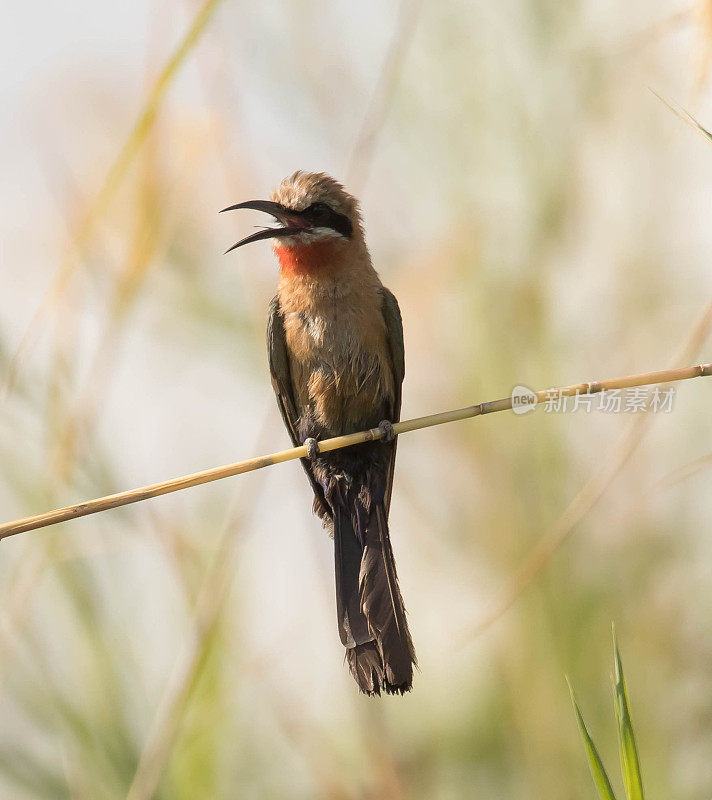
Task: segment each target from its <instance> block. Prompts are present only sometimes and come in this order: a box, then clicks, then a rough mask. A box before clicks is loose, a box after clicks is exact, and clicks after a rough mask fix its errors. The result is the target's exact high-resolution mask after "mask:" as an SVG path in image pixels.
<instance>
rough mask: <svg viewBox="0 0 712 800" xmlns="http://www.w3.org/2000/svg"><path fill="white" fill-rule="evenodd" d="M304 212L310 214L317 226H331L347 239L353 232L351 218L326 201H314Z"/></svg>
mask: <svg viewBox="0 0 712 800" xmlns="http://www.w3.org/2000/svg"><path fill="white" fill-rule="evenodd" d="M303 213H304V214H306V215H308V217H309V219H310V221H311V223H312V225H314V226H315V227H318V228H331V229H332V230H334V231H336V232H337V233H340V234H341V235H342V236H345V237H346V238H347V239H348V238H350V236H351V234H352V233H353V227H352V225H351V220H349V218H348V217H347V216H345V215H344V214H339V213H338V212H337V211H334V209H333V208H331V207H330V206H328V205H327V204H326V203H312V205H310V206H309V207H308V208H307V209H305V210H304V212H303Z"/></svg>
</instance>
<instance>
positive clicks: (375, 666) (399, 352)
mask: <svg viewBox="0 0 712 800" xmlns="http://www.w3.org/2000/svg"><path fill="white" fill-rule="evenodd" d="M243 208H247V209H255V210H257V211H264V212H266V213H268V214H271V215H272V216H273V217H274V218H275V220H276V221H277V222H278V223H279V225H280V226H281V227H274V228H267V229H265V230H261V231H258V232H257V233H253V234H252V235H251V236H247V237H246V238H245V239H242V240H241V241H239V242H238V243H237V244H235V245H233V247H231V248H230V250H234V249H235V248H236V247H241V246H242V245H245V244H248V243H250V242H256V241H259V240H261V239H268V238H271V239H273V240H274V251H275V254H276V256H277V259H278V261H279V265H280V275H279V283H278V288H277V296H276V297H275V298H274V300H273V301H272V303H271V306H270V315H269V325H268V333H267V338H268V347H269V364H270V372H271V375H272V384H273V386H274V390H275V393H276V395H277V402H278V404H279V409H280V411H281V413H282V417H283V419H284V424H285V425H286V427H287V430H288V431H289V435H290V436H291V439H292V442H293V443H294V445H295V446H298V445H301V444H306V445H307V451H308V453H309V458H307V459H303V460H302V464H303V466H304V469H305V470H306V473H307V476H308V478H309V481H310V482H311V486H312V489H313V490H314V511H315V513H316V514H317V515H318V516H319V517H320V518H321V519H322V521H323V522H324V525H325V527H326V528H327V529H328V530H329V531H330V533H331V534H332V535H333V539H334V553H335V566H336V607H337V621H338V627H339V635H340V637H341V642H342V644H343V645H344V647H345V648H346V660H347V661H348V664H349V667H350V670H351V673H352V675H353V676H354V678H355V679H356V682H357V683H358V686H359V688H360V689H361V691H362V692H364V693H366V694H368V695H373V694H380V693H381V691H385V692H387V693H389V694H395V693H401V694H402V693H404V692H407V691H408V690H409V689H410V688H411V686H412V684H413V666H414V665H415V664H416V660H415V651H414V649H413V643H412V641H411V638H410V633H409V631H408V623H407V621H406V614H405V608H404V606H403V599H402V597H401V593H400V590H399V588H398V578H397V576H396V565H395V560H394V557H393V550H392V548H391V540H390V536H389V532H388V510H389V506H390V500H391V490H392V486H393V469H394V465H395V457H396V442H395V437H394V435H393V426H392V423H393V422H395V421H397V420H398V419H399V418H400V407H401V384H402V382H403V376H404V373H405V359H404V351H403V326H402V322H401V315H400V310H399V308H398V303H397V301H396V298H395V297H394V296H393V294H391V292H390V291H388V289H386V288H385V287H384V286H383V284H382V283H381V281H380V279H379V277H378V274H377V273H376V271H375V269H374V268H373V266H372V264H371V258H370V256H369V253H368V249H367V247H366V241H365V238H364V231H363V226H362V223H361V215H360V211H359V206H358V202H357V201H356V199H355V198H354V197H352V196H351V195H350V194H348V193H347V192H346V190H345V189H344V187H343V186H342V185H341V184H340V183H338V182H337V181H336V180H334V179H333V178H331V177H329V176H328V175H325V174H323V173H317V174H314V173H308V172H295V173H294V174H293V175H292V176H291V177H289V178H286V179H285V180H284V181H282V183H281V184H280V185H279V186H278V188H277V189H276V190H275V191H274V192H273V193H272V199H271V200H270V201H266V200H250V201H248V202H245V203H238V204H237V205H234V206H230V207H229V208H227V209H224V210H225V211H230V210H233V209H243ZM230 250H228V251H227V252H230ZM376 426H378V427H380V429H381V434H382V437H381V439H380V440H378V441H374V442H367V443H364V444H359V445H356V446H353V447H347V448H344V449H341V450H335V451H331V452H329V453H320V452H319V450H318V440H319V439H324V438H328V437H332V436H338V435H341V434H346V433H352V432H354V431H359V430H364V429H366V428H374V427H376Z"/></svg>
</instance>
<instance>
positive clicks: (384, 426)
mask: <svg viewBox="0 0 712 800" xmlns="http://www.w3.org/2000/svg"><path fill="white" fill-rule="evenodd" d="M378 430H379V431H380V432H381V441H382V442H386V444H389V443H390V442H392V441H393V440H394V439H395V438H396V432H395V431H394V430H393V423H392V422H389V421H388V420H387V419H383V420H381V421H380V422H379V423H378Z"/></svg>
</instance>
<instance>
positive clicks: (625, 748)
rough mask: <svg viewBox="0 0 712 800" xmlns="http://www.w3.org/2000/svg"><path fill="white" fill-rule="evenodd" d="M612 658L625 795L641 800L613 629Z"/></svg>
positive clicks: (632, 734) (631, 732)
mask: <svg viewBox="0 0 712 800" xmlns="http://www.w3.org/2000/svg"><path fill="white" fill-rule="evenodd" d="M613 657H614V663H615V675H614V687H613V688H614V691H615V695H614V705H615V709H616V720H617V722H618V744H619V748H620V756H621V769H622V770H623V783H624V785H625V793H626V796H627V797H628V800H643V778H642V776H641V773H640V762H639V761H638V747H637V745H636V743H635V733H634V732H633V722H632V720H631V717H630V705H629V703H628V692H627V690H626V686H625V678H624V677H623V665H622V663H621V654H620V652H619V650H618V643H617V642H616V631H615V628H614V629H613Z"/></svg>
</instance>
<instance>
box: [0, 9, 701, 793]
mask: <svg viewBox="0 0 712 800" xmlns="http://www.w3.org/2000/svg"><path fill="white" fill-rule="evenodd" d="M3 17H4V19H3V24H2V26H0V59H1V63H2V69H1V70H0V99H1V101H2V108H3V114H2V116H1V117H0V170H1V171H2V183H1V184H0V187H1V188H0V231H1V232H0V242H1V251H0V258H1V260H2V263H1V265H0V297H1V298H2V305H1V307H0V308H1V310H0V359H1V362H0V377H1V378H2V384H3V386H4V389H3V396H2V400H1V401H0V402H2V413H1V415H0V517H1V518H2V520H3V521H4V520H9V519H12V518H14V517H18V516H22V515H25V514H30V513H36V512H39V511H44V510H47V509H50V508H52V507H55V506H59V505H65V504H68V503H72V502H77V501H80V500H84V499H88V498H89V497H92V496H96V495H99V494H103V493H109V492H112V491H118V490H121V489H127V488H130V487H133V486H138V485H142V484H145V483H152V482H155V481H159V480H163V479H167V478H170V477H174V476H177V475H181V474H184V473H188V472H193V471H196V470H199V469H203V468H208V467H211V466H216V465H218V464H222V463H226V462H230V461H234V460H239V459H241V458H245V457H248V456H251V455H256V454H258V453H262V452H270V451H272V450H278V449H282V448H283V447H285V446H287V444H288V441H287V436H286V433H285V432H284V431H283V428H282V424H281V421H280V420H279V418H278V414H277V413H276V410H275V407H274V401H273V396H272V390H271V387H270V383H269V378H268V371H267V356H266V349H265V343H264V329H265V322H266V315H267V305H268V302H269V300H270V298H271V296H272V294H273V292H274V287H275V282H276V267H275V264H274V261H273V258H272V254H271V252H270V246H269V244H268V243H263V244H258V245H254V246H252V247H250V248H246V249H244V250H240V251H239V252H237V253H233V254H230V255H229V256H223V255H222V251H223V250H224V249H225V248H226V247H228V246H229V245H231V244H232V243H233V242H234V241H236V239H237V238H238V237H239V236H241V235H245V234H247V233H249V232H250V231H251V225H253V224H254V223H255V222H262V220H261V219H257V218H253V217H250V216H249V215H246V216H243V217H240V218H238V217H237V216H235V215H233V216H227V215H225V216H222V217H220V216H218V214H217V212H218V210H219V209H220V208H222V207H224V206H226V205H228V204H231V203H235V202H238V201H241V200H245V199H252V198H263V197H267V196H268V192H269V191H270V189H271V187H272V186H273V185H274V184H275V183H277V182H278V181H279V180H280V179H281V178H283V177H284V176H285V175H288V174H290V173H291V172H292V171H294V170H295V169H298V168H301V169H307V170H317V171H321V170H324V171H327V172H329V173H331V174H333V175H335V176H337V177H339V178H341V179H343V180H344V181H345V182H346V183H347V185H348V187H349V188H351V189H352V190H353V191H354V192H355V193H356V194H357V195H358V196H359V197H360V198H361V201H362V205H363V212H364V218H365V224H366V230H367V238H368V242H369V245H370V248H371V252H372V255H373V258H374V261H375V264H376V266H377V268H378V269H379V271H380V273H381V277H382V279H383V281H384V283H385V284H386V285H388V286H389V287H390V288H391V289H392V290H393V291H394V292H395V293H396V295H397V296H398V298H399V300H400V304H401V308H402V311H403V317H404V321H405V331H406V353H407V364H408V367H407V376H406V383H405V393H404V403H403V413H404V416H406V417H408V416H417V415H421V414H426V413H429V412H434V411H441V410H446V409H449V408H455V407H458V406H462V405H468V404H470V403H475V402H480V401H483V400H489V399H495V398H498V397H502V396H506V395H508V394H509V392H510V391H511V389H512V387H513V386H514V385H515V384H518V383H521V384H525V385H527V386H531V387H534V388H545V387H547V386H552V385H556V384H566V383H573V382H577V381H583V380H593V379H600V378H605V377H613V376H615V375H622V374H626V373H629V372H643V371H648V370H654V369H663V368H666V367H668V366H672V365H674V364H675V363H678V362H680V361H682V362H684V363H689V364H693V363H697V362H700V361H705V360H706V361H709V360H712V345H711V344H710V337H709V335H708V334H709V329H710V327H712V319H710V315H709V313H708V315H707V316H706V317H705V316H704V311H705V309H706V308H707V309H708V312H709V303H710V301H711V300H712V270H711V269H710V265H711V264H712V224H711V214H712V203H711V200H712V194H711V193H710V188H711V186H712V146H710V143H709V142H705V141H704V139H703V138H702V137H699V136H696V135H695V133H694V132H693V131H692V130H691V128H690V127H687V126H686V125H685V124H684V123H683V122H682V121H681V120H680V119H678V118H676V117H675V116H674V114H673V113H671V111H670V110H669V109H668V108H666V107H665V105H664V104H663V103H662V102H660V100H659V99H658V98H657V97H655V95H654V94H653V93H652V92H651V91H650V90H651V89H653V90H655V91H656V92H658V93H659V94H661V95H663V96H664V97H665V98H668V99H669V100H671V101H675V102H678V103H679V104H681V105H682V106H683V107H684V108H686V109H687V110H689V111H690V112H691V113H692V114H694V115H695V117H696V118H697V119H699V120H700V122H701V123H702V124H703V125H706V127H708V128H709V127H710V126H712V102H711V101H712V94H711V93H710V80H709V79H710V58H709V57H710V54H711V53H712V3H710V0H705V2H698V3H696V4H692V5H689V4H685V3H684V2H679V3H678V2H673V1H672V0H669V1H668V0H655V2H652V3H651V2H642V0H634V1H633V2H629V3H610V2H593V1H592V0H590V1H589V2H569V3H561V2H555V1H554V0H540V2H535V3H534V2H524V0H504V2H498V3H494V4H493V3H488V2H469V3H468V2H464V1H462V2H457V1H456V0H446V1H444V2H438V3H435V2H430V3H425V2H422V3H418V2H409V1H407V2H403V3H401V4H400V5H398V4H396V3H395V2H375V1H373V2H371V1H370V0H369V2H359V3H353V2H340V1H339V2H328V1H327V0H324V1H323V2H313V1H310V2H300V3H288V2H277V1H276V0H267V1H266V2H258V3H255V2H252V3H247V2H242V0H224V2H218V1H217V0H212V2H207V3H206V4H204V5H203V6H201V5H199V4H198V3H196V2H182V3H168V2H166V0H156V2H148V0H147V1H146V2H140V1H139V0H128V2H125V3H122V4H116V3H97V2H88V1H87V0H77V1H76V2H73V3H71V4H67V3H61V4H60V3H49V2H45V3H42V4H39V5H32V4H24V3H15V4H12V5H9V4H6V8H5V10H4V14H3ZM191 26H194V27H193V34H194V35H193V36H191V37H189V39H188V41H187V46H186V47H184V48H182V49H179V47H180V43H181V40H182V39H184V37H185V36H186V33H187V32H188V31H189V30H190V29H191ZM177 49H178V54H177V58H175V59H174V61H173V65H172V67H170V68H169V69H168V70H167V71H166V65H167V64H168V63H169V61H170V59H171V58H173V56H174V55H175V54H176V51H177ZM161 75H163V78H162V79H161V80H160V82H159V86H158V92H157V93H156V92H155V91H154V89H155V85H156V81H157V79H159V76H161ZM152 92H154V93H153V94H152ZM147 103H148V105H147ZM146 109H148V113H147V114H146V113H145V112H146ZM142 114H143V115H144V116H143V117H142V116H141V115H142ZM137 120H142V122H140V124H139V127H138V129H134V128H133V126H134V125H135V124H136V121H137ZM132 129H133V130H134V134H133V135H132ZM120 154H121V155H120ZM112 165H113V166H112ZM255 216H257V215H255ZM43 298H44V300H43ZM38 309H39V310H38ZM710 392H712V385H710V384H708V383H707V382H706V381H690V382H687V383H685V384H682V385H680V386H679V388H678V391H677V395H676V398H675V406H674V410H673V412H672V413H671V414H667V415H662V414H658V415H655V417H654V418H652V419H651V418H650V417H651V415H649V416H648V417H646V418H645V419H644V420H643V421H642V422H641V421H639V419H638V418H633V417H632V416H631V415H629V414H619V415H614V414H603V413H598V412H592V413H590V414H586V413H585V412H578V413H577V414H547V413H545V412H544V411H543V410H541V409H540V410H537V411H536V412H535V413H534V414H530V415H526V416H522V417H517V416H514V415H513V414H511V413H504V414H498V415H494V416H492V417H486V418H482V419H479V420H473V421H469V422H463V423H457V424H454V425H451V426H444V427H438V428H433V429H430V430H428V431H423V432H419V433H412V434H408V435H407V436H404V437H402V439H401V441H400V445H399V464H398V470H397V473H396V485H395V494H394V501H393V510H392V531H393V540H394V547H395V551H396V556H397V561H398V566H399V572H400V580H401V587H402V590H403V594H404V596H405V600H406V605H407V606H408V609H409V612H410V621H411V629H412V632H413V636H414V639H415V643H416V648H417V651H418V656H419V661H420V667H421V672H420V674H419V675H418V676H417V680H416V684H415V689H414V691H413V693H412V694H411V695H409V696H407V697H404V698H402V699H401V698H382V699H380V700H378V699H376V700H369V699H366V698H363V697H361V696H359V695H358V694H357V692H356V689H355V685H354V684H353V681H352V679H351V678H350V676H349V675H348V671H347V668H346V667H345V665H344V663H343V651H342V648H341V646H340V643H339V639H338V635H337V631H336V624H335V610H334V590H333V573H332V569H333V568H332V545H331V543H330V541H329V540H328V539H327V538H326V537H325V535H324V533H323V531H322V530H321V528H320V526H319V524H318V522H317V520H316V519H315V518H314V517H312V515H311V513H310V506H311V499H310V491H309V489H308V486H307V484H306V481H305V478H304V476H303V474H302V473H301V470H300V468H299V466H298V465H297V464H286V465H281V466H277V467H274V468H270V469H269V470H265V471H263V472H261V473H253V474H251V475H247V476H243V477H240V478H235V479H230V480H226V481H222V482H220V483H217V484H212V485H210V486H206V487H201V488H195V489H191V490H189V491H185V492H182V493H179V494H174V495H170V496H167V497H164V498H161V499H160V500H154V501H151V502H148V503H143V504H141V505H139V506H132V507H130V508H127V509H123V510H117V511H111V512H108V513H104V514H102V515H99V516H94V517H90V518H87V519H83V520H78V521H76V522H74V523H67V524H64V525H62V526H59V527H57V528H54V529H47V530H45V531H41V532H36V533H30V534H25V535H23V536H18V537H15V538H13V539H10V540H7V541H5V542H3V543H2V545H0V634H1V635H0V795H2V797H3V798H10V799H11V800H15V798H17V800H24V799H25V798H33V799H35V798H38V799H41V798H67V800H70V799H71V800H80V799H82V800H83V799H84V798H86V799H87V800H103V799H104V798H107V799H108V798H123V797H127V796H128V797H130V798H131V800H139V798H141V800H148V798H152V797H155V798H165V799H167V798H171V800H176V799H177V800H183V799H184V798H185V800H188V799H189V798H190V799H191V800H192V799H193V798H235V797H240V798H242V797H244V798H284V797H289V798H305V799H306V798H315V797H318V798H334V800H336V799H338V800H342V799H344V800H346V799H348V798H364V799H368V798H373V799H374V800H375V799H376V798H378V799H379V800H380V798H386V800H389V799H390V798H393V799H394V800H401V799H402V798H423V800H425V799H427V800H451V799H452V800H455V798H464V797H468V798H469V797H473V798H480V797H491V798H547V800H560V799H561V800H563V799H564V798H571V799H572V800H573V798H577V799H578V798H585V797H591V798H592V797H594V788H593V784H592V783H591V781H590V777H589V775H588V771H587V767H586V761H585V757H584V752H583V747H582V745H581V742H580V739H579V735H578V732H577V729H576V723H575V718H574V716H573V712H572V710H571V706H570V701H569V697H568V693H567V689H566V684H565V680H564V675H565V674H568V675H569V676H570V678H571V680H572V683H573V684H574V685H575V687H576V689H577V693H578V696H579V700H580V703H581V706H582V710H583V712H584V714H585V716H586V718H587V721H588V722H589V724H590V726H591V729H592V732H593V734H594V736H595V738H596V740H597V742H598V744H599V747H600V749H601V751H602V754H603V756H604V758H605V759H606V760H607V762H608V763H609V764H610V765H611V772H612V774H613V777H614V781H616V785H617V786H619V782H618V770H617V767H616V753H615V735H616V734H615V724H614V720H613V713H612V702H611V692H610V681H609V675H610V664H611V646H610V624H611V621H612V620H615V622H616V626H617V631H618V636H619V640H620V644H621V649H622V652H623V656H624V660H625V664H626V675H627V679H628V684H629V691H630V695H631V702H632V706H633V715H634V721H635V723H636V730H637V734H638V740H639V747H640V751H641V759H642V763H643V771H644V778H645V781H646V785H647V790H648V796H649V797H650V798H679V799H680V800H693V799H694V800H696V799H697V798H709V796H710V791H711V790H712V759H710V753H711V752H712V537H710V530H711V526H712V491H710V488H711V487H712V472H710V471H709V470H707V471H705V469H704V467H705V466H712V463H710V459H709V456H710V453H712V417H711V416H710V414H709V410H710V396H711V395H710ZM705 457H707V459H706V460H705ZM698 459H703V460H702V461H698ZM689 465H692V466H691V467H690V469H689V470H686V469H685V470H683V471H682V472H678V470H680V469H681V468H686V467H687V466H689ZM693 473H694V474H693ZM670 476H672V477H670ZM592 479H593V483H592V484H589V481H590V480H592ZM661 480H662V481H663V483H662V484H661V483H659V482H660V481H661ZM587 485H588V487H589V488H588V489H585V490H584V494H583V495H579V493H580V492H581V490H582V489H584V487H586V486H587ZM571 503H573V506H572V507H569V506H570V504H571ZM591 506H592V508H590V507H591ZM567 508H568V509H569V510H568V511H567ZM564 539H565V541H563V540H564ZM562 541H563V543H562V544H561V546H558V545H559V543H561V542H562ZM515 595H516V597H515ZM510 601H511V603H510ZM508 605H510V606H511V607H509V608H508V609H506V608H505V607H506V606H508Z"/></svg>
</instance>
